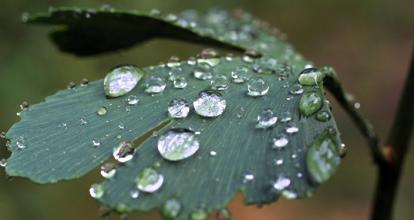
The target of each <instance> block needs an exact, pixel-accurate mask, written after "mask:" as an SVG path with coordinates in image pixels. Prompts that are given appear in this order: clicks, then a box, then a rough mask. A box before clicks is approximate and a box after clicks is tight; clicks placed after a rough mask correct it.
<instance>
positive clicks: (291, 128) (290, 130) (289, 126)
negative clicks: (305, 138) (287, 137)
mask: <svg viewBox="0 0 414 220" xmlns="http://www.w3.org/2000/svg"><path fill="white" fill-rule="evenodd" d="M285 131H286V133H288V134H295V133H297V132H299V128H298V126H296V123H294V122H289V123H288V124H287V125H286V128H285Z"/></svg>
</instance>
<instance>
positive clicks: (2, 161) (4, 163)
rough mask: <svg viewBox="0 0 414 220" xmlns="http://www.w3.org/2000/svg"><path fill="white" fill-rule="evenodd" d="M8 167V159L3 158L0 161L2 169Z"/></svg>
mask: <svg viewBox="0 0 414 220" xmlns="http://www.w3.org/2000/svg"><path fill="white" fill-rule="evenodd" d="M6 166H7V159H5V158H3V159H1V160H0V167H6Z"/></svg>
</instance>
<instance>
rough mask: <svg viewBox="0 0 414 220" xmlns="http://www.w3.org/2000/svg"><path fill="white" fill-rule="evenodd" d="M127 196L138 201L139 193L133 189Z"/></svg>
mask: <svg viewBox="0 0 414 220" xmlns="http://www.w3.org/2000/svg"><path fill="white" fill-rule="evenodd" d="M129 196H130V197H131V199H138V197H139V191H138V190H136V189H133V190H131V191H129Z"/></svg>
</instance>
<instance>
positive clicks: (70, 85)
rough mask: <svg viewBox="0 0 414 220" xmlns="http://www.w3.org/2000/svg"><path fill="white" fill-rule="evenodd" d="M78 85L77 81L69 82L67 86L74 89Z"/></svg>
mask: <svg viewBox="0 0 414 220" xmlns="http://www.w3.org/2000/svg"><path fill="white" fill-rule="evenodd" d="M75 87H76V83H75V82H69V84H68V85H67V86H66V88H68V89H73V88H75Z"/></svg>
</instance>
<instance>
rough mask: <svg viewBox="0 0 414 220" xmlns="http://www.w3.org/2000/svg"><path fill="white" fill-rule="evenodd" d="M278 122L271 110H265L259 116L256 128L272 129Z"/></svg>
mask: <svg viewBox="0 0 414 220" xmlns="http://www.w3.org/2000/svg"><path fill="white" fill-rule="evenodd" d="M276 122H277V117H276V116H275V115H274V113H273V111H272V110H271V109H265V110H263V111H262V112H261V113H260V114H259V115H258V116H257V125H256V128H270V127H272V126H274V125H275V124H276Z"/></svg>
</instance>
